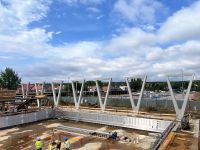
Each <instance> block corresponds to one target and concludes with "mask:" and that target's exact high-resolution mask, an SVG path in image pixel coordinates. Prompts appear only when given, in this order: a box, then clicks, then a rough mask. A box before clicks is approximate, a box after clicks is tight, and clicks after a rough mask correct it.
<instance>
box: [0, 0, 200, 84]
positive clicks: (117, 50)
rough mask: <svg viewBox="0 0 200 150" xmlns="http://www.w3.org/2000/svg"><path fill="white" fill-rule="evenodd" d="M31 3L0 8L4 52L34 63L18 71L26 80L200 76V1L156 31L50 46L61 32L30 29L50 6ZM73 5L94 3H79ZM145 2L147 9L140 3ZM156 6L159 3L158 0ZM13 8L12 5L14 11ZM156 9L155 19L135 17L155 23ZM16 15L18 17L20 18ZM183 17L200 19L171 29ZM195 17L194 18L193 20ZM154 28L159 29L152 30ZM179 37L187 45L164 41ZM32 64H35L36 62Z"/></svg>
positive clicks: (0, 38) (133, 31)
mask: <svg viewBox="0 0 200 150" xmlns="http://www.w3.org/2000/svg"><path fill="white" fill-rule="evenodd" d="M32 1H33V0H32ZM32 1H30V0H29V2H30V3H31V4H32V5H34V6H32V5H29V3H28V1H26V2H24V4H21V5H24V6H23V7H21V6H19V5H16V6H17V7H18V8H14V3H17V1H14V0H12V2H14V3H12V4H11V3H8V6H9V7H8V6H6V7H5V4H1V5H0V7H1V8H2V9H0V16H1V18H0V20H1V22H6V23H7V24H6V25H3V26H0V30H1V32H0V52H1V53H5V52H6V53H8V54H10V57H11V58H12V54H13V53H18V54H21V55H24V56H27V57H28V59H30V63H27V64H26V63H25V64H22V66H21V67H19V68H18V71H19V72H20V75H22V77H23V80H27V81H28V80H32V81H43V80H49V81H51V80H52V79H67V77H68V76H70V77H71V78H73V79H75V78H87V79H88V78H93V79H95V78H99V77H115V78H122V77H124V76H130V75H133V74H146V73H148V74H152V75H154V76H156V75H157V74H158V75H160V74H161V73H163V72H169V71H172V72H176V71H179V70H181V69H184V70H186V71H187V70H189V71H194V72H197V73H200V69H198V68H199V65H200V62H199V60H200V40H199V39H198V38H197V37H198V36H199V35H200V33H199V31H197V27H196V26H198V22H197V21H198V19H196V15H197V14H196V13H197V12H198V9H197V7H199V3H195V4H193V5H192V6H191V7H188V8H184V9H182V10H181V11H178V12H176V13H174V15H173V16H171V17H169V19H167V21H166V22H164V23H163V24H162V25H161V29H155V28H154V27H153V26H150V25H149V24H147V25H146V26H145V27H141V28H142V29H141V28H139V27H137V28H136V27H133V28H124V29H122V30H119V32H118V33H116V34H115V36H114V37H112V38H111V39H109V40H106V41H78V42H74V43H64V44H62V45H58V46H53V45H51V40H52V39H53V35H54V34H58V33H59V32H47V30H46V28H32V29H28V28H27V25H29V24H30V23H31V22H33V21H38V20H41V19H42V18H44V17H45V16H46V15H47V13H48V9H49V5H50V4H49V3H45V1H41V0H40V1H39V0H38V1H34V2H32ZM73 2H79V3H86V2H88V3H90V2H89V1H78V0H77V1H73ZM127 2H128V1H124V2H122V1H118V3H125V4H128V3H127ZM136 2H137V3H138V4H137V6H139V7H140V8H141V7H144V6H145V8H146V7H150V6H154V4H151V5H150V6H146V4H147V2H144V1H140V2H139V1H135V3H136ZM142 2H143V3H144V4H145V5H142V4H140V3H142ZM151 2H152V1H151ZM154 2H156V3H157V1H154ZM154 2H152V3H154ZM20 3H22V2H20ZM99 3H100V2H99ZM135 3H134V6H135V5H136V4H135ZM131 4H132V3H131ZM148 4H149V3H148ZM11 5H13V6H12V7H11ZM25 5H26V6H25ZM132 5H133V4H132ZM132 5H130V6H132ZM141 5H142V6H141ZM158 6H159V5H158ZM127 7H128V6H127ZM159 7H160V6H159ZM41 8H44V10H43V9H41ZM128 9H129V8H128ZM136 9H138V8H136ZM149 9H150V8H149ZM151 9H153V10H152V11H150V12H152V13H150V17H149V16H142V14H141V12H138V13H136V15H133V16H130V18H132V17H135V18H136V19H137V17H138V15H141V16H142V17H147V21H152V20H154V13H155V12H154V11H155V10H157V7H155V8H154V7H151ZM151 9H150V10H151ZM192 9H194V12H193V11H192ZM36 11H37V13H36ZM130 11H132V10H130ZM134 11H136V10H134ZM17 12H18V15H16V17H15V14H17ZM35 13H36V14H35ZM193 13H194V14H193ZM183 14H184V15H183ZM27 15H28V16H27ZM29 15H30V16H29ZM183 16H189V18H188V19H189V20H188V22H189V21H190V20H193V19H194V20H197V21H196V24H195V23H193V22H192V21H191V22H192V23H191V24H190V23H187V24H186V22H184V27H182V24H177V25H176V28H173V29H172V25H173V23H174V20H181V18H182V19H184V18H183ZM192 17H194V18H193V19H192ZM142 19H144V18H142ZM186 19H187V17H186ZM179 26H180V28H179ZM10 27H11V28H10ZM7 29H11V30H12V32H10V31H9V32H7ZM152 30H153V31H154V30H155V31H154V32H152ZM195 31H196V32H195ZM61 32H62V31H61ZM173 34H174V36H173ZM174 39H175V40H177V41H180V40H183V39H184V40H185V41H183V42H179V44H176V43H167V45H168V46H166V45H165V44H166V43H165V41H173V40H174ZM163 47H164V48H163ZM5 56H6V55H4V54H2V55H1V56H0V58H1V62H3V63H5V62H6V60H7V59H8V58H7V57H5ZM16 59H17V58H14V57H13V60H12V59H9V60H8V61H9V62H12V63H13V64H14V63H15V62H16ZM2 60H3V61H2ZM32 60H33V62H31V61H32ZM24 68H26V69H24Z"/></svg>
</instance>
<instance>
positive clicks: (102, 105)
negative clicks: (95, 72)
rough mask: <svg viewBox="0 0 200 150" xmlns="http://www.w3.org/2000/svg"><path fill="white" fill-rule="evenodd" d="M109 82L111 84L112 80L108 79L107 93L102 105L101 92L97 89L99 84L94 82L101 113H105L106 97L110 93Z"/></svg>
mask: <svg viewBox="0 0 200 150" xmlns="http://www.w3.org/2000/svg"><path fill="white" fill-rule="evenodd" d="M111 82H112V78H109V81H108V88H107V91H106V97H105V99H104V103H103V102H102V96H101V91H100V88H99V83H98V80H96V87H97V93H98V99H99V104H100V107H101V111H102V112H103V111H105V109H106V104H107V100H108V96H109V92H110V85H111Z"/></svg>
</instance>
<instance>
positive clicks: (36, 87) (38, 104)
mask: <svg viewBox="0 0 200 150" xmlns="http://www.w3.org/2000/svg"><path fill="white" fill-rule="evenodd" d="M39 85H42V89H41V91H40V92H39V90H38V86H39ZM44 85H45V82H43V83H42V84H40V83H35V93H36V95H40V94H43V93H44ZM37 106H38V108H40V106H41V105H40V101H39V99H37Z"/></svg>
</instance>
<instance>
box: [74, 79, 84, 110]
mask: <svg viewBox="0 0 200 150" xmlns="http://www.w3.org/2000/svg"><path fill="white" fill-rule="evenodd" d="M74 82H75V81H72V91H73V97H74V104H75V108H76V109H77V110H78V109H79V107H80V101H81V99H82V95H83V89H84V84H85V80H83V81H82V85H81V91H80V94H79V98H78V101H77V91H76V90H75V87H74Z"/></svg>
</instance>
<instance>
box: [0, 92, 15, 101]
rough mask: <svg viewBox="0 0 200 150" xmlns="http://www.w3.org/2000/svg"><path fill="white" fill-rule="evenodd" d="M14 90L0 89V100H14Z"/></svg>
mask: <svg viewBox="0 0 200 150" xmlns="http://www.w3.org/2000/svg"><path fill="white" fill-rule="evenodd" d="M15 97H16V90H0V101H10V100H15Z"/></svg>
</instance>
